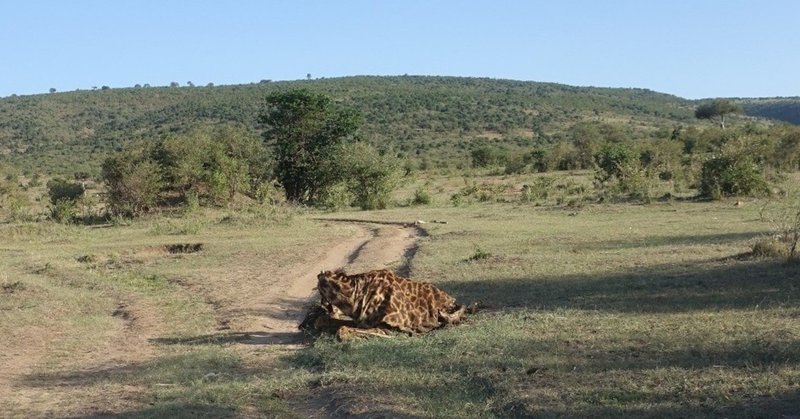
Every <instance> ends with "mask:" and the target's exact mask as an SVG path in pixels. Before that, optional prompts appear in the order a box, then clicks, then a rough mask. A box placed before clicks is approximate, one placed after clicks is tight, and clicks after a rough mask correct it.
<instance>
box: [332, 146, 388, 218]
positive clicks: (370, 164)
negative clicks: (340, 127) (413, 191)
mask: <svg viewBox="0 0 800 419" xmlns="http://www.w3.org/2000/svg"><path fill="white" fill-rule="evenodd" d="M400 172H401V164H400V160H399V159H398V158H397V157H395V156H394V155H392V154H391V153H389V152H384V153H381V152H380V151H378V149H376V148H375V147H373V146H371V145H369V144H367V143H362V142H358V143H350V144H344V145H342V146H340V147H339V148H338V149H337V152H336V153H335V157H334V160H333V161H332V162H331V163H330V164H329V166H328V170H327V173H325V175H326V176H328V177H329V178H331V179H338V180H339V182H337V183H341V182H344V184H346V185H347V190H348V191H349V193H350V194H352V198H353V204H354V205H356V206H358V207H360V208H361V209H363V210H374V209H384V208H386V207H388V206H389V202H390V198H391V193H392V191H393V190H394V189H395V188H396V187H397V185H398V184H399V181H400Z"/></svg>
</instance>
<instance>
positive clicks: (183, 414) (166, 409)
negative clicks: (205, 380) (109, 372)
mask: <svg viewBox="0 0 800 419" xmlns="http://www.w3.org/2000/svg"><path fill="white" fill-rule="evenodd" d="M235 416H236V411H235V410H233V409H230V408H225V407H220V406H215V405H210V404H200V403H164V404H158V405H157V406H150V407H146V408H143V409H137V410H130V411H126V412H119V413H113V412H104V411H102V409H98V411H97V412H96V413H88V414H85V415H79V416H67V418H68V419H102V418H108V419H138V418H187V419H188V418H227V417H235Z"/></svg>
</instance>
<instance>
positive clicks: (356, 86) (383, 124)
mask: <svg viewBox="0 0 800 419" xmlns="http://www.w3.org/2000/svg"><path fill="white" fill-rule="evenodd" d="M298 87H304V88H308V89H312V90H314V91H319V92H322V93H325V94H328V95H330V96H332V97H334V98H335V99H336V100H337V101H339V102H341V103H342V104H343V105H345V106H349V107H353V108H356V109H358V110H360V111H361V112H362V113H363V114H364V118H365V124H364V128H363V135H364V137H365V138H367V139H368V140H369V141H372V142H374V143H376V144H387V145H391V146H393V147H394V148H395V149H397V150H398V151H399V152H401V153H404V154H405V155H407V156H409V157H412V158H415V159H418V160H422V159H427V160H430V163H432V164H438V165H447V164H451V163H452V162H454V161H463V160H464V158H465V156H467V155H468V153H469V150H470V149H471V148H472V147H474V146H475V144H476V143H481V142H488V141H491V142H493V143H496V144H499V145H502V146H506V147H528V146H531V145H533V144H536V143H543V142H555V141H559V140H560V139H561V138H563V137H564V135H565V134H564V133H565V131H566V130H567V129H569V128H570V127H571V126H572V125H574V124H575V123H577V122H580V121H586V120H592V121H602V122H613V123H616V124H619V125H621V126H624V127H625V129H626V131H627V132H628V133H629V134H631V135H634V136H640V137H645V138H646V137H647V136H651V135H654V133H655V132H657V131H661V132H664V131H665V130H671V129H672V128H674V127H675V126H677V125H687V124H693V123H696V122H695V120H694V118H693V108H694V106H695V103H694V102H692V101H689V100H685V99H682V98H679V97H677V96H672V95H668V94H663V93H657V92H653V91H650V90H646V89H620V88H596V87H574V86H567V85H560V84H553V83H539V82H524V81H512V80H496V79H484V78H457V77H426V76H396V77H371V76H357V77H345V78H332V79H319V80H302V81H291V82H268V81H264V82H261V83H257V84H249V85H233V86H217V87H214V86H206V87H193V86H192V87H156V88H125V89H101V90H94V91H74V92H64V93H52V94H44V95H34V96H19V97H7V98H3V99H0V155H2V156H4V157H3V158H4V159H5V160H6V161H8V162H10V163H12V164H13V165H16V166H17V167H19V168H22V169H24V170H26V171H30V172H39V171H47V172H51V173H72V172H74V171H87V172H90V173H96V172H97V170H98V167H99V164H100V162H101V161H102V159H103V158H104V157H105V156H106V155H107V154H108V153H109V152H111V151H112V150H115V149H117V148H119V147H120V146H121V145H122V144H124V143H126V142H128V141H131V140H134V139H137V138H158V137H160V136H163V135H165V134H167V133H171V132H173V133H174V132H183V131H185V130H187V129H189V128H191V127H192V126H195V125H197V124H215V123H225V122H232V123H239V124H243V125H244V126H246V127H249V128H250V129H252V130H253V131H254V132H257V131H258V130H259V127H258V124H257V115H258V113H259V111H260V109H261V106H262V101H263V99H264V97H265V96H266V95H268V94H269V93H270V92H273V91H276V90H281V89H289V88H298ZM761 109H762V111H763V109H765V108H764V107H762V108H761Z"/></svg>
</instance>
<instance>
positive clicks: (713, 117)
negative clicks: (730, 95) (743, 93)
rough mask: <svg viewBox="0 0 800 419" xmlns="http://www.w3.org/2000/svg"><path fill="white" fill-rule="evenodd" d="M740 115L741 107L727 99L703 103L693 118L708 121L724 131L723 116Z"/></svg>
mask: <svg viewBox="0 0 800 419" xmlns="http://www.w3.org/2000/svg"><path fill="white" fill-rule="evenodd" d="M737 113H742V106H741V105H739V104H738V103H734V102H732V101H730V100H727V99H716V100H714V101H712V102H709V103H704V104H702V105H700V106H698V107H697V109H695V111H694V116H695V118H697V119H708V120H710V121H713V122H715V123H717V124H719V127H720V128H722V129H725V116H726V115H730V114H737Z"/></svg>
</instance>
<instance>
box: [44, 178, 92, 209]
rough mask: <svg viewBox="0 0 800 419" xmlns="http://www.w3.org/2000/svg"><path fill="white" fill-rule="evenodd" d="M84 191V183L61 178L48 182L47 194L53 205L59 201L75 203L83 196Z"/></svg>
mask: <svg viewBox="0 0 800 419" xmlns="http://www.w3.org/2000/svg"><path fill="white" fill-rule="evenodd" d="M84 191H85V189H84V187H83V184H81V183H77V182H70V181H67V180H64V179H60V178H56V179H52V180H50V181H48V182H47V195H48V196H49V197H50V203H51V204H53V205H56V204H57V203H58V202H59V201H71V202H73V203H75V201H77V200H78V199H80V198H81V197H82V196H83V193H84Z"/></svg>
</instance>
